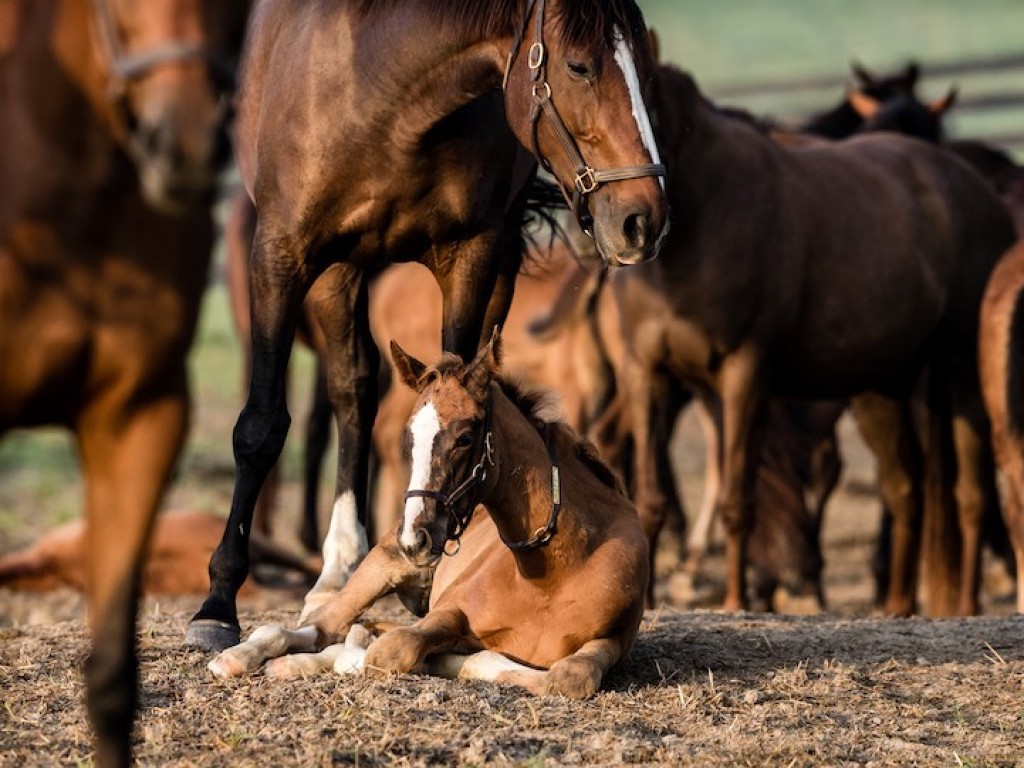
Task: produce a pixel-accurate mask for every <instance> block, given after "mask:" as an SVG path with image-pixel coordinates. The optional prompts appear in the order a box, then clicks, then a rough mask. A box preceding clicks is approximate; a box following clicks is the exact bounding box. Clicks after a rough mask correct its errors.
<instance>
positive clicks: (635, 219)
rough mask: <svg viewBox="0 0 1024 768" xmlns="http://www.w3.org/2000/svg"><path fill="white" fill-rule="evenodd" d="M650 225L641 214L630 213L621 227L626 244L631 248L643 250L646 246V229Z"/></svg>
mask: <svg viewBox="0 0 1024 768" xmlns="http://www.w3.org/2000/svg"><path fill="white" fill-rule="evenodd" d="M649 227H650V224H649V222H648V219H647V217H646V216H644V215H643V214H642V213H632V214H630V215H629V216H627V217H626V221H625V222H624V223H623V225H622V232H623V234H625V236H626V242H627V243H629V245H630V246H631V247H633V248H643V247H644V246H646V245H647V239H648V232H647V230H648V228H649Z"/></svg>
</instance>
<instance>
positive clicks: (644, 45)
mask: <svg viewBox="0 0 1024 768" xmlns="http://www.w3.org/2000/svg"><path fill="white" fill-rule="evenodd" d="M554 18H555V19H556V24H557V28H558V34H559V39H560V40H561V42H562V43H564V44H565V45H567V46H569V47H578V48H588V47H594V46H610V45H613V44H614V42H615V38H616V35H617V34H618V35H622V37H623V38H624V39H625V41H626V42H627V43H628V44H629V47H630V48H631V49H632V50H633V51H634V52H635V53H636V54H637V57H638V61H639V63H640V64H642V65H645V66H646V65H647V64H649V63H650V60H651V50H650V41H649V40H648V37H647V27H646V26H645V24H644V17H643V14H642V13H641V12H640V8H639V7H638V6H637V4H636V3H635V2H634V1H633V0H558V2H557V7H556V8H555V10H554Z"/></svg>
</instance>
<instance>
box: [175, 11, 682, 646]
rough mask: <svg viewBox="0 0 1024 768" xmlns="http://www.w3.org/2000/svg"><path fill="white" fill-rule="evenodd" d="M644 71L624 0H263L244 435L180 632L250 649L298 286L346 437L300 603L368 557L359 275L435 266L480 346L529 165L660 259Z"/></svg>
mask: <svg viewBox="0 0 1024 768" xmlns="http://www.w3.org/2000/svg"><path fill="white" fill-rule="evenodd" d="M651 65H652V62H651V56H650V51H649V48H648V42H647V36H646V30H645V28H644V24H643V18H642V15H641V13H640V11H639V9H638V8H637V6H636V4H635V3H634V2H633V0H611V1H609V0H547V1H546V2H545V0H493V2H488V3H482V2H479V0H455V1H452V0H448V1H446V2H441V1H440V0H426V1H421V0H416V1H415V2H414V1H413V0H397V1H395V2H386V3H385V2H367V1H366V0H340V1H339V2H334V3H293V2H286V1H285V0H266V1H265V2H263V3H262V4H261V5H260V6H259V8H258V10H257V11H256V13H255V14H254V19H253V24H252V26H251V27H250V34H249V40H248V48H247V54H246V60H245V65H244V67H243V79H242V84H241V91H240V96H241V98H240V104H239V120H238V132H237V144H238V160H239V166H240V168H241V171H242V175H243V179H244V181H245V184H246V187H247V189H248V191H249V193H250V196H251V198H252V200H253V202H254V203H255V205H256V210H257V224H256V236H255V242H254V247H253V254H252V266H251V274H250V285H251V288H252V291H251V302H250V307H251V316H252V354H253V361H252V365H253V371H252V381H251V386H250V391H249V398H248V401H247V402H246V405H245V407H244V409H243V410H242V413H241V415H240V416H239V419H238V423H237V425H236V427H235V431H234V440H233V445H234V452H235V460H236V467H237V470H236V477H235V488H234V496H233V498H232V503H231V512H230V517H229V521H228V525H227V528H226V529H225V535H224V540H223V542H222V545H221V546H220V547H219V548H218V550H217V552H216V553H215V554H214V557H213V558H212V560H211V562H210V575H211V588H210V594H209V596H208V598H207V600H206V602H205V603H204V604H203V606H202V608H201V609H200V610H199V612H198V613H197V614H196V616H195V618H194V619H193V621H192V624H191V625H190V627H189V631H188V634H187V637H186V642H188V643H191V644H194V645H198V646H201V647H205V648H218V649H219V648H224V647H227V646H229V645H234V644H235V643H237V642H238V638H239V633H240V631H239V626H238V617H237V611H236V608H235V601H234V594H235V591H236V590H237V588H238V585H239V584H241V582H242V580H243V579H244V578H245V574H246V571H247V560H246V545H245V542H246V538H247V537H248V534H249V526H250V521H251V518H252V510H253V505H254V503H255V501H256V497H257V495H258V493H259V490H260V486H261V484H262V483H263V480H264V478H265V477H266V474H267V472H268V471H269V469H270V467H271V466H272V465H273V463H274V461H275V460H276V459H277V456H278V454H279V453H280V450H281V446H282V444H283V442H284V439H285V435H286V433H287V430H288V426H289V417H288V413H287V408H286V403H285V398H284V379H285V373H286V368H287V363H288V356H289V352H290V349H291V343H292V337H293V332H294V328H295V324H296V319H297V317H298V314H299V307H300V304H301V303H302V301H303V299H304V298H305V297H306V295H307V293H309V296H310V299H311V303H312V305H313V308H314V313H315V315H316V316H317V318H318V320H319V322H320V325H321V327H322V328H323V330H324V334H325V348H326V356H327V365H328V391H329V396H330V399H331V402H332V405H333V407H334V410H335V414H336V421H337V425H338V441H339V451H338V480H337V485H336V501H335V505H334V509H333V512H332V520H331V524H330V526H329V529H328V532H327V537H326V540H325V544H324V554H325V557H324V560H325V563H324V571H323V574H322V576H321V579H320V580H319V581H318V583H317V585H316V586H315V587H314V589H313V590H312V591H311V593H310V595H308V596H307V600H306V609H307V612H308V611H309V610H312V609H313V608H315V607H316V606H317V605H318V604H320V603H321V602H323V601H324V600H325V599H327V598H328V597H329V596H330V594H331V593H332V592H334V591H336V590H337V589H338V588H340V587H341V585H342V584H343V583H344V581H345V579H346V578H347V577H348V575H349V573H351V571H352V569H353V568H354V567H355V565H356V563H357V562H358V561H359V558H360V557H361V556H362V554H363V553H364V552H365V551H366V537H365V531H364V530H363V528H362V523H361V522H360V521H365V520H366V510H365V506H366V500H365V497H366V484H367V477H366V476H367V471H366V469H367V461H368V455H369V441H370V427H371V425H372V423H373V417H374V412H375V410H376V401H377V393H376V389H377V372H378V361H379V353H378V351H377V349H376V347H375V346H374V344H373V342H372V339H371V337H370V333H369V329H368V322H367V311H366V304H367V275H368V273H370V272H372V271H373V270H375V269H377V268H379V267H380V266H382V265H384V264H386V263H388V262H390V261H396V260H407V261H408V260H419V261H421V262H422V263H424V264H426V265H427V266H428V267H429V268H430V270H431V271H432V272H433V273H434V276H435V278H436V279H437V281H438V284H439V285H440V286H441V293H442V295H443V297H444V324H443V330H442V341H443V348H444V349H445V350H447V351H452V352H455V353H458V354H460V355H461V356H462V357H463V358H464V359H472V357H473V354H474V352H475V350H476V349H477V346H478V345H479V343H480V340H481V334H482V333H484V332H487V331H489V330H490V328H492V327H493V326H494V325H495V324H497V323H500V321H501V320H502V319H503V318H504V316H505V314H506V312H507V309H508V304H509V300H510V298H511V292H512V285H513V281H514V278H515V275H516V272H517V271H518V267H519V262H520V255H519V254H520V237H521V236H520V222H521V220H522V208H523V203H524V199H525V191H526V189H527V182H528V181H529V179H530V178H531V176H532V174H533V172H534V170H535V164H536V162H537V161H538V160H539V161H541V162H542V163H543V164H544V165H545V166H547V167H548V168H549V169H550V170H551V171H552V173H553V174H554V176H555V178H556V179H558V180H559V183H560V184H561V185H562V187H563V190H564V192H565V194H566V196H567V198H569V199H570V201H571V204H572V206H573V208H574V210H575V212H576V214H577V217H578V218H579V219H580V220H581V221H582V222H583V225H584V227H585V228H586V229H588V230H589V231H591V232H592V234H593V236H594V238H595V240H596V242H597V244H598V248H599V249H600V251H601V253H602V255H603V257H604V258H605V260H606V261H607V262H608V263H609V264H613V265H622V264H634V263H639V262H643V261H646V260H648V259H650V258H652V257H653V256H654V255H655V254H656V253H657V251H658V249H659V247H660V242H661V239H662V236H663V234H664V232H665V231H666V229H667V221H668V217H667V213H668V211H667V205H666V202H665V195H664V189H663V186H662V180H661V179H660V178H658V177H659V175H661V174H663V167H662V166H661V165H660V164H659V162H658V155H657V149H656V147H655V144H654V139H653V134H652V132H651V129H650V124H649V121H648V118H647V113H646V110H645V107H644V104H643V99H642V96H641V83H642V82H643V80H644V79H645V75H646V72H647V71H648V70H649V69H650V67H651ZM522 147H530V148H531V150H532V152H533V157H530V155H529V154H528V153H526V152H525V151H524V150H522ZM483 338H486V337H483Z"/></svg>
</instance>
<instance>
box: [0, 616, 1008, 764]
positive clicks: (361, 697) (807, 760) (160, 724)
mask: <svg viewBox="0 0 1024 768" xmlns="http://www.w3.org/2000/svg"><path fill="white" fill-rule="evenodd" d="M170 607H171V610H168V606H166V605H164V606H161V607H159V608H155V607H154V604H152V603H151V604H150V605H149V607H148V608H147V610H146V612H145V614H144V615H143V617H142V619H141V621H140V632H141V653H142V671H143V682H142V691H143V693H142V711H141V715H140V719H139V723H138V728H137V737H136V738H137V745H136V755H137V758H138V760H139V762H140V764H142V765H181V766H187V765H204V766H219V765H223V766H249V765H252V766H257V765H258V766H264V765H360V766H375V765H400V766H402V765H482V764H492V765H522V766H538V767H539V766H547V765H576V764H591V765H592V764H601V765H609V764H611V765H684V764H699V765H730V766H732V765H738V766H747V765H749V766H762V765H782V766H833V765H874V766H886V765H922V766H933V765H951V766H953V765H972V766H983V765H985V766H1017V765H1024V746H1022V745H1024V646H1022V645H1021V643H1020V638H1021V636H1022V632H1024V619H1022V618H1020V617H994V618H979V619H971V620H945V621H936V620H923V619H912V620H900V621H894V620H885V619H853V620H851V619H839V618H826V617H822V618H810V619H809V618H800V619H797V618H787V617H778V616H760V615H753V614H745V615H722V614H717V613H711V612H681V611H676V610H673V609H663V610H661V611H656V612H649V613H648V615H647V617H646V619H645V623H644V627H643V630H642V632H641V634H640V637H639V640H638V643H637V646H636V648H635V649H634V651H633V653H632V654H631V655H630V657H629V658H628V660H627V661H626V662H625V663H624V664H623V665H622V666H620V667H619V668H618V669H616V670H615V671H614V672H613V673H612V674H611V676H610V677H609V678H608V680H607V684H606V686H605V690H603V691H602V692H601V693H600V694H599V695H598V696H596V697H595V698H593V699H592V700H590V701H585V702H574V701H568V700H561V699H538V698H532V697H529V696H526V695H524V694H522V693H520V692H519V691H517V690H514V689H509V688H501V687H494V686H491V685H488V684H483V683H463V682H450V681H442V680H437V679H431V678H425V677H421V676H414V675H409V676H402V677H387V678H365V677H359V678H351V677H338V676H335V675H333V674H330V673H325V674H323V675H320V676H316V677H313V678H308V679H304V680H294V681H273V680H270V679H269V678H265V677H264V676H262V675H256V676H253V677H249V678H245V679H242V680H238V681H232V682H227V683H224V682H219V681H217V680H215V679H214V678H213V677H212V676H211V675H210V674H209V673H208V672H207V670H206V668H205V661H206V657H205V655H203V654H201V653H198V652H194V651H188V650H185V649H184V648H182V645H181V638H182V636H183V632H184V628H185V624H186V622H187V620H188V617H189V615H190V608H191V606H190V605H189V604H188V603H187V602H186V603H181V604H179V605H172V606H170ZM293 607H294V606H289V609H288V610H283V609H277V610H274V611H262V612H256V613H249V614H247V615H246V617H245V621H246V622H247V623H248V624H249V626H250V627H251V626H253V625H255V624H256V623H264V622H267V621H271V620H273V621H285V622H288V621H291V620H292V619H293V617H294V615H295V614H294V612H293V610H292V608H293ZM392 610H393V609H392ZM2 632H3V642H2V644H0V690H3V691H4V692H5V693H4V701H3V706H2V707H0V763H2V764H3V765H12V766H13V765H18V766H22V765H57V764H61V765H67V764H75V763H78V762H88V761H89V757H90V746H89V738H88V731H87V729H86V727H85V719H84V711H83V707H82V703H81V697H82V684H81V679H80V676H79V675H78V674H77V671H78V670H79V669H80V667H81V664H82V661H83V660H84V658H85V655H86V651H87V639H86V636H85V633H84V629H83V626H82V624H81V623H80V622H78V621H73V622H60V623H54V624H49V625H38V626H31V627H21V628H8V629H6V630H2Z"/></svg>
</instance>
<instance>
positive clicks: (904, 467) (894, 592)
mask: <svg viewBox="0 0 1024 768" xmlns="http://www.w3.org/2000/svg"><path fill="white" fill-rule="evenodd" d="M853 413H854V416H855V418H856V419H857V424H858V426H859V427H860V432H861V435H862V436H863V438H864V442H865V443H867V445H868V447H869V448H870V449H871V451H872V452H873V453H874V454H875V458H876V459H877V461H878V481H879V490H880V491H881V494H882V500H883V502H884V503H885V505H886V508H887V509H888V510H889V514H890V516H891V529H892V533H891V547H892V554H891V557H890V567H889V584H888V588H887V590H886V599H885V607H884V610H885V612H886V613H887V614H890V615H893V616H909V615H910V614H912V613H913V612H914V610H915V606H916V602H917V600H916V585H917V561H918V553H919V549H920V533H921V513H922V503H923V500H922V489H921V470H922V457H921V447H920V444H919V443H918V440H917V436H916V433H915V430H914V424H913V420H912V418H911V414H910V409H909V408H908V406H907V404H906V403H905V402H904V401H902V400H898V399H893V398H888V397H885V396H882V395H878V394H865V395H860V396H858V397H856V398H854V400H853Z"/></svg>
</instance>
